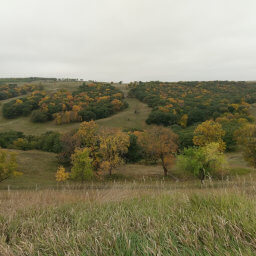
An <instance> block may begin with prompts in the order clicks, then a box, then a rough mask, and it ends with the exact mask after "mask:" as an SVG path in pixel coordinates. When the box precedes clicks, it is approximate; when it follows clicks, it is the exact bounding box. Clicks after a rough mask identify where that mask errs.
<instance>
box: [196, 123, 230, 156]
mask: <svg viewBox="0 0 256 256" xmlns="http://www.w3.org/2000/svg"><path fill="white" fill-rule="evenodd" d="M224 135H225V131H224V130H223V129H222V126H221V124H220V123H216V122H214V121H213V120H208V121H205V122H203V123H201V124H199V125H198V126H197V127H196V129H195V131H194V137H193V142H194V144H195V145H196V146H200V147H203V146H206V145H208V144H210V143H212V142H217V143H219V150H220V151H222V152H224V151H225V149H226V144H225V142H224V141H223V137H224Z"/></svg>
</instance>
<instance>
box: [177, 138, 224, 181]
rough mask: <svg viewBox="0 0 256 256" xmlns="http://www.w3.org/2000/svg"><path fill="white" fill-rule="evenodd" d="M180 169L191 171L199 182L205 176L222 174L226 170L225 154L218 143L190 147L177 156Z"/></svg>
mask: <svg viewBox="0 0 256 256" xmlns="http://www.w3.org/2000/svg"><path fill="white" fill-rule="evenodd" d="M177 165H178V166H179V168H180V169H181V170H185V171H187V172H190V173H192V174H193V175H194V176H195V177H197V178H199V179H200V180H201V182H203V181H204V179H205V178H206V177H212V176H222V177H223V175H224V174H225V173H226V172H227V163H226V159H225V156H224V154H223V153H222V152H220V151H219V144H218V143H216V142H213V143H210V144H208V145H206V146H204V147H199V148H196V147H190V148H186V149H184V153H183V154H182V155H179V156H178V158H177Z"/></svg>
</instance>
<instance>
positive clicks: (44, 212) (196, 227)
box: [0, 181, 256, 256]
mask: <svg viewBox="0 0 256 256" xmlns="http://www.w3.org/2000/svg"><path fill="white" fill-rule="evenodd" d="M146 185H148V184H144V185H143V186H142V185H141V184H134V183H130V184H124V183H123V184H121V183H120V184H113V185H112V186H109V187H105V188H102V189H82V190H67V189H65V190H61V191H52V190H42V191H18V192H17V191H10V192H8V191H5V192H3V193H1V194H0V209H1V210H0V255H15V256H16V255H18V256H19V255H22V256H23V255H30V256H33V255H58V256H61V255H63V256H64V255H104V256H105V255H111V256H112V255H230V256H231V255H255V253H256V239H255V237H256V200H255V195H256V188H255V186H254V185H253V183H251V184H250V186H248V184H247V183H243V182H242V181H241V183H239V182H238V183H232V184H230V183H228V182H223V183H222V187H221V188H220V187H219V188H216V187H214V186H212V184H210V183H209V184H205V186H204V187H202V188H200V187H197V188H196V187H194V188H192V187H191V188H190V189H188V188H185V186H183V187H175V186H172V184H169V185H167V184H166V186H163V185H161V184H160V183H159V184H156V185H155V186H152V184H151V187H150V188H149V187H146Z"/></svg>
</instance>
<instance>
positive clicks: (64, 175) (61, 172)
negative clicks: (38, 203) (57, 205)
mask: <svg viewBox="0 0 256 256" xmlns="http://www.w3.org/2000/svg"><path fill="white" fill-rule="evenodd" d="M55 177H56V181H57V182H64V181H66V180H67V179H68V178H69V173H68V172H66V170H65V168H64V167H63V166H62V165H61V166H59V167H58V169H57V172H56V175H55Z"/></svg>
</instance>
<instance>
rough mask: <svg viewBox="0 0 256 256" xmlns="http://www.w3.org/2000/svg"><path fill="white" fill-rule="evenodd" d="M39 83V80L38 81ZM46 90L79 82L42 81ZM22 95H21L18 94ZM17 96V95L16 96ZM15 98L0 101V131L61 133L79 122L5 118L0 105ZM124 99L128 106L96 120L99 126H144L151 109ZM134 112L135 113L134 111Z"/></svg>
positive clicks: (124, 86) (69, 87)
mask: <svg viewBox="0 0 256 256" xmlns="http://www.w3.org/2000/svg"><path fill="white" fill-rule="evenodd" d="M38 83H40V82H38ZM43 84H44V88H45V90H46V91H56V90H59V89H67V90H69V91H73V90H75V89H76V88H77V87H78V86H79V85H81V82H46V83H45V82H44V83H43ZM115 86H117V87H118V88H119V89H121V90H122V91H123V92H124V94H125V95H127V93H128V88H127V85H125V84H124V85H119V84H118V85H115ZM20 97H22V96H20ZM17 98H19V97H17ZM13 99H16V98H11V99H8V100H4V101H1V105H0V131H8V130H16V131H21V132H24V133H25V134H32V135H39V134H41V133H44V132H46V131H58V132H61V133H64V132H67V131H70V130H73V129H75V128H78V127H79V124H80V123H70V124H62V125H56V124H55V123H54V122H53V121H52V122H46V123H33V122H31V121H30V116H28V117H19V118H15V119H6V118H4V117H3V115H2V106H3V104H4V103H6V102H8V101H11V100H13ZM126 101H127V102H128V104H129V107H128V108H127V109H125V110H124V111H122V112H119V113H117V114H115V115H113V116H111V117H108V118H104V119H100V120H97V123H98V124H99V125H101V126H107V127H119V128H137V129H142V128H144V127H145V126H146V124H145V120H146V119H147V117H148V115H149V113H150V111H151V109H150V108H149V107H148V106H147V105H146V104H144V103H141V102H140V101H138V100H137V99H135V98H127V99H126ZM135 112H136V113H135Z"/></svg>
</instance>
